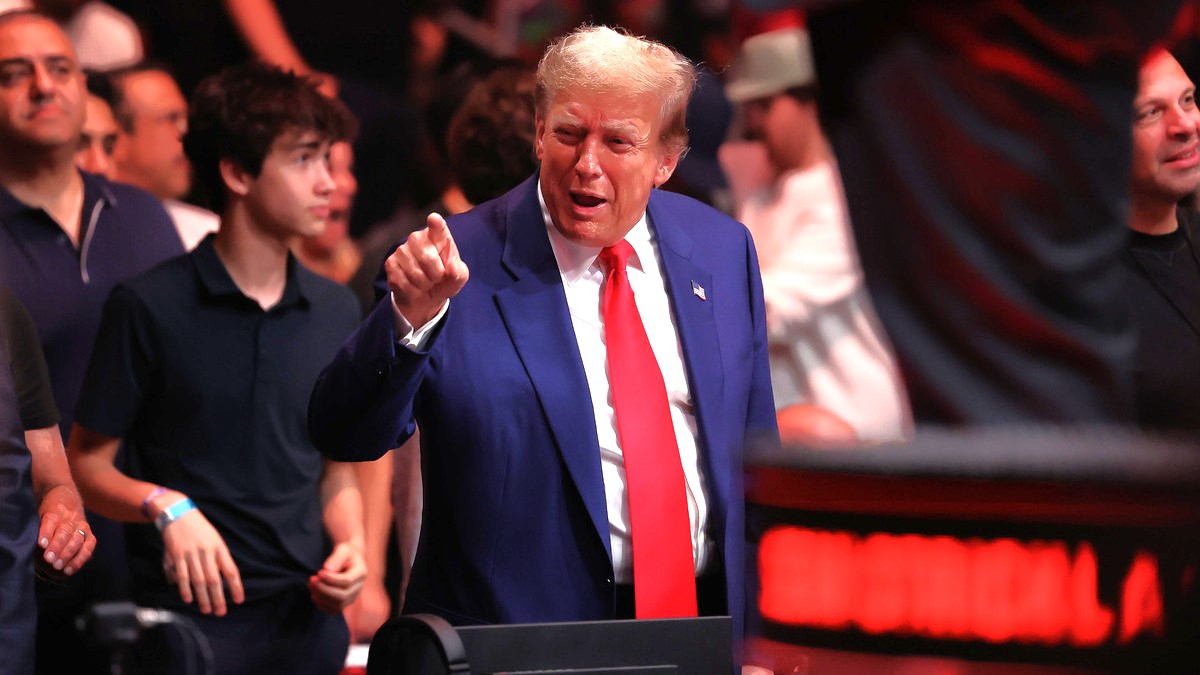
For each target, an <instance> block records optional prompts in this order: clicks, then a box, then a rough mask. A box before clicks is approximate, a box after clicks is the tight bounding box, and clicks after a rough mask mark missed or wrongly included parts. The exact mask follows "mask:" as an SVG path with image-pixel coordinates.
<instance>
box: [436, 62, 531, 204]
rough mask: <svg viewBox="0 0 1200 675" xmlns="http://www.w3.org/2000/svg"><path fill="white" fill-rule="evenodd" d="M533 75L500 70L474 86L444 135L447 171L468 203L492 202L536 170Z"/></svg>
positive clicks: (508, 68) (522, 71)
mask: <svg viewBox="0 0 1200 675" xmlns="http://www.w3.org/2000/svg"><path fill="white" fill-rule="evenodd" d="M533 94H534V76H533V72H532V71H530V70H529V69H526V68H519V67H503V68H499V69H497V70H495V71H493V72H492V73H491V74H490V75H488V76H487V77H486V78H484V79H483V80H481V81H479V82H477V83H475V85H474V86H473V87H471V91H470V92H468V94H467V97H466V100H464V101H463V103H462V105H461V106H460V107H459V108H458V111H457V112H455V113H454V117H453V119H452V120H451V122H450V128H449V129H448V130H447V132H446V154H447V155H448V157H449V161H450V170H451V171H452V172H453V173H454V177H455V179H456V180H457V182H458V185H459V187H460V188H462V191H463V195H465V196H466V198H467V200H469V201H470V202H471V203H472V204H479V203H481V202H485V201H487V200H489V199H494V198H496V197H499V196H500V195H502V194H504V193H505V192H508V191H509V190H511V189H512V188H514V187H516V186H517V185H518V184H520V182H521V181H523V180H525V179H526V178H528V177H529V176H531V175H532V174H533V172H534V170H535V169H537V160H536V159H535V157H534V153H533V138H534V113H533V111H534V108H533Z"/></svg>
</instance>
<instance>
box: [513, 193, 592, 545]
mask: <svg viewBox="0 0 1200 675" xmlns="http://www.w3.org/2000/svg"><path fill="white" fill-rule="evenodd" d="M536 181H537V176H534V177H533V178H532V179H530V181H527V183H526V185H525V187H526V189H525V190H524V196H523V197H522V198H521V199H520V200H518V201H517V202H516V203H514V204H513V205H512V207H511V208H510V209H509V211H508V214H507V222H506V226H505V235H504V236H505V244H504V253H503V258H502V262H503V264H504V266H505V267H506V268H507V269H508V271H509V272H510V273H511V274H512V275H513V278H514V282H513V284H512V285H511V286H508V287H507V288H504V289H501V290H500V291H498V292H497V293H496V303H497V305H498V306H499V308H500V313H501V315H502V316H503V318H504V324H505V327H506V328H507V329H508V334H509V337H510V338H511V339H512V342H513V346H514V347H515V348H516V350H517V354H518V355H519V357H520V359H521V362H522V363H523V364H524V366H525V370H526V372H527V373H528V374H529V379H530V380H531V381H532V382H533V388H534V390H535V391H536V392H537V396H538V400H539V402H540V403H541V405H542V410H543V411H544V412H545V416H546V420H547V423H548V424H549V427H550V431H551V434H552V435H553V437H554V441H555V443H556V444H557V446H558V451H559V453H560V455H561V457H562V461H563V464H564V465H565V466H566V468H567V473H568V474H569V475H570V477H571V480H572V481H573V482H574V483H575V486H576V488H577V489H578V491H579V495H580V497H581V498H582V500H583V503H584V506H585V508H586V509H587V512H588V516H589V517H590V518H591V520H592V524H593V525H594V526H595V528H596V533H597V535H598V536H599V537H600V539H601V541H602V543H603V545H604V549H605V550H606V551H608V553H609V559H610V560H611V558H612V550H611V542H610V541H609V536H608V529H609V528H608V510H607V506H606V502H605V495H604V478H603V476H602V475H601V470H600V447H599V444H598V443H597V440H596V420H595V415H594V413H593V411H592V401H591V396H590V393H589V389H588V382H587V375H586V374H585V373H584V370H583V360H582V358H581V357H580V355H579V345H578V342H577V340H576V339H575V330H574V328H573V327H572V325H571V317H570V313H569V311H568V309H567V298H566V295H565V294H564V292H563V287H562V277H561V275H560V274H559V271H558V263H557V262H556V260H555V258H554V252H553V250H552V249H551V248H550V240H549V238H548V237H547V236H546V232H545V225H544V222H545V221H544V220H543V219H542V212H541V208H540V207H539V205H538V201H537V182H536Z"/></svg>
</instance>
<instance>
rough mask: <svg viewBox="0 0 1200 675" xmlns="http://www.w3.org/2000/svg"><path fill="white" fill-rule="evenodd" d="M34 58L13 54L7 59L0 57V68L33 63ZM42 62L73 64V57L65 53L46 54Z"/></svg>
mask: <svg viewBox="0 0 1200 675" xmlns="http://www.w3.org/2000/svg"><path fill="white" fill-rule="evenodd" d="M35 60H36V59H31V58H28V57H25V56H14V57H12V58H8V59H0V68H3V67H4V66H8V65H33V62H34V61H35ZM41 60H42V61H43V62H54V63H57V62H60V61H65V62H67V63H69V64H71V65H74V64H75V61H74V59H72V58H71V57H70V56H68V55H66V54H48V55H46V56H43V57H42V59H41Z"/></svg>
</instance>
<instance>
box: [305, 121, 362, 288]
mask: <svg viewBox="0 0 1200 675" xmlns="http://www.w3.org/2000/svg"><path fill="white" fill-rule="evenodd" d="M329 174H330V176H332V177H333V183H334V189H333V194H332V195H330V197H329V218H328V219H327V220H326V221H325V229H323V230H321V233H320V234H317V235H314V236H311V237H304V238H303V239H300V240H299V241H297V242H296V245H295V247H294V248H293V250H292V252H293V253H295V254H296V258H298V259H299V260H300V262H301V263H303V264H304V266H305V267H307V268H309V269H310V270H312V271H314V272H316V273H317V274H320V275H321V276H323V277H325V278H326V279H332V280H333V281H336V282H338V283H339V284H345V283H349V281H350V279H351V278H352V277H353V276H354V275H355V274H356V273H357V272H358V268H359V265H360V264H361V263H362V251H360V250H359V248H358V245H357V244H355V243H354V240H353V239H351V238H350V209H351V207H353V205H354V195H355V194H356V193H357V192H358V180H357V179H356V178H355V176H354V148H353V146H352V145H350V143H348V142H346V141H338V142H337V143H334V144H333V145H331V146H330V148H329Z"/></svg>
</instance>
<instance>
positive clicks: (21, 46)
mask: <svg viewBox="0 0 1200 675" xmlns="http://www.w3.org/2000/svg"><path fill="white" fill-rule="evenodd" d="M49 56H60V57H67V58H68V59H70V60H71V62H72V63H74V62H75V61H76V57H75V48H74V47H72V46H71V41H70V39H68V38H67V34H66V33H64V32H63V30H62V28H59V26H58V24H56V23H54V22H53V21H50V20H48V19H44V18H42V17H39V16H14V17H8V18H0V60H2V59H14V58H27V59H32V58H46V57H49Z"/></svg>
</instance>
